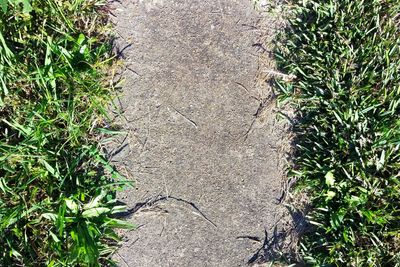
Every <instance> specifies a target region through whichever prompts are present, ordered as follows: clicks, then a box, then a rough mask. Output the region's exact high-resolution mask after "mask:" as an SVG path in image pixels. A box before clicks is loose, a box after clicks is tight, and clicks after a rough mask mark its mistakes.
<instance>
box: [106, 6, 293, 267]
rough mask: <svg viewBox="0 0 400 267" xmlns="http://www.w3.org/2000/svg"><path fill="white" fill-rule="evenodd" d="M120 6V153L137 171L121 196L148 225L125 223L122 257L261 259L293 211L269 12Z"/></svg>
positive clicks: (162, 262) (139, 262) (178, 261)
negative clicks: (268, 78) (285, 195)
mask: <svg viewBox="0 0 400 267" xmlns="http://www.w3.org/2000/svg"><path fill="white" fill-rule="evenodd" d="M113 7H114V9H113V11H112V14H113V21H114V23H115V26H116V31H117V35H118V40H117V42H118V47H119V50H120V55H121V56H122V57H123V61H124V64H125V65H126V71H125V72H124V74H123V77H124V83H123V88H122V91H123V93H122V96H121V99H120V105H121V106H122V108H123V109H124V114H123V116H121V117H120V118H119V119H120V123H121V125H123V127H124V128H125V131H126V132H128V134H127V136H126V138H125V139H124V140H122V141H121V144H120V146H119V147H118V148H117V149H116V152H115V153H113V161H114V162H116V164H117V165H119V166H120V169H121V170H122V173H123V174H126V175H127V176H128V177H130V178H131V179H132V180H133V181H134V182H135V188H133V189H129V190H126V191H124V192H121V193H120V196H119V198H120V200H121V201H123V202H124V203H126V204H127V205H128V206H129V207H130V208H131V211H132V214H131V215H130V216H128V220H129V221H130V222H133V223H135V224H136V225H138V228H137V229H136V230H133V231H129V232H125V233H123V234H124V242H123V244H122V247H121V248H120V250H119V251H118V253H116V256H115V259H116V260H117V261H118V262H119V265H120V266H138V267H147V266H149V267H150V266H174V267H175V266H222V267H224V266H227V267H231V266H246V265H247V264H248V263H251V262H256V258H257V257H258V254H257V252H260V250H261V249H265V238H266V235H268V233H271V231H272V229H273V227H274V226H276V225H277V224H279V223H280V221H281V220H282V216H283V214H284V213H285V210H284V208H283V207H282V206H281V205H279V199H280V198H281V196H282V183H283V180H284V179H283V177H284V175H283V173H284V167H285V157H286V155H285V149H284V147H285V144H286V143H285V142H286V139H285V135H286V126H285V124H284V123H282V122H278V121H277V120H276V113H275V111H274V105H273V100H271V88H270V87H269V86H268V84H266V83H265V80H264V79H261V80H260V79H259V78H260V71H259V67H260V56H261V52H264V53H263V54H264V55H265V49H266V48H263V47H261V48H260V44H258V43H257V42H258V40H259V37H260V34H261V33H260V28H259V27H258V24H257V22H258V21H259V19H260V14H259V13H257V12H256V11H255V9H254V7H253V5H252V4H251V2H250V1H248V0H231V1H211V0H209V1H207V0H201V1H200V0H134V1H120V2H117V3H114V4H113ZM267 26H269V27H271V28H273V27H274V25H273V23H271V25H267ZM264 57H265V56H264ZM267 65H268V64H267ZM263 246H264V247H263Z"/></svg>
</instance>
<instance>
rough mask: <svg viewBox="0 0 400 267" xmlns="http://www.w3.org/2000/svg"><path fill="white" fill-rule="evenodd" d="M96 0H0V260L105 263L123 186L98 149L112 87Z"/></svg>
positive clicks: (105, 29)
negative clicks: (117, 197)
mask: <svg viewBox="0 0 400 267" xmlns="http://www.w3.org/2000/svg"><path fill="white" fill-rule="evenodd" d="M104 2H105V1H100V0H85V1H83V0H70V1H57V0H43V1H42V0H0V266H98V265H101V264H111V261H110V260H109V255H110V254H111V253H112V252H113V251H114V250H115V248H116V244H117V242H118V240H119V239H118V236H117V235H116V234H115V232H114V228H117V227H128V228H131V226H130V225H128V224H127V223H125V222H123V221H120V220H118V219H116V218H115V216H114V215H115V213H118V212H121V211H124V210H125V207H123V206H118V205H117V202H116V199H115V194H116V190H119V189H120V188H121V187H122V186H124V185H126V182H124V181H123V178H122V177H121V176H120V175H118V173H117V172H116V171H114V169H113V168H112V166H110V165H109V163H108V162H107V160H106V158H105V156H104V155H103V154H102V152H101V149H100V148H101V144H100V143H99V141H98V139H99V138H98V132H102V133H104V132H108V130H107V129H102V127H105V125H106V124H105V121H106V119H107V116H106V114H107V111H106V107H107V106H108V105H109V104H110V101H111V99H112V95H113V94H112V93H113V86H112V82H111V81H110V78H109V77H108V75H106V74H105V73H106V72H109V71H110V69H111V68H112V66H111V64H112V61H113V55H112V53H111V45H110V38H111V36H110V35H109V25H108V23H107V14H106V10H107V7H106V6H105V4H104Z"/></svg>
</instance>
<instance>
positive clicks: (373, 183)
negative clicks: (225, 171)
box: [277, 0, 400, 266]
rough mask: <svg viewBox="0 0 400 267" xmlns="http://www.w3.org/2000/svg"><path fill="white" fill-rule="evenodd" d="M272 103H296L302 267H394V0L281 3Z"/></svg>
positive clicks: (398, 14) (398, 226)
mask: <svg viewBox="0 0 400 267" xmlns="http://www.w3.org/2000/svg"><path fill="white" fill-rule="evenodd" d="M287 7H288V8H289V9H290V12H289V13H290V15H289V23H288V27H287V31H286V33H285V34H283V35H282V36H281V37H280V38H279V40H278V46H277V47H278V53H277V60H278V63H279V66H280V68H281V70H283V71H284V72H285V73H287V74H290V75H293V76H294V77H296V78H295V79H293V80H292V81H290V82H287V81H282V80H280V81H277V89H278V91H279V92H278V94H279V97H278V103H279V104H280V105H284V104H285V103H290V105H293V106H294V108H295V109H296V115H297V118H296V121H297V123H296V125H294V132H295V134H296V140H295V144H296V145H295V152H294V155H293V167H292V168H291V171H290V175H293V176H296V177H297V179H298V185H297V187H296V189H295V190H296V191H300V192H302V193H306V194H308V196H309V198H310V205H311V211H310V212H309V213H308V214H307V219H308V222H309V223H310V226H311V227H310V228H309V229H308V231H307V232H305V233H304V234H303V236H302V238H301V240H300V244H301V252H300V253H301V256H302V258H303V260H304V262H305V263H306V264H307V266H400V180H399V176H400V153H399V147H400V72H399V70H400V38H399V37H400V2H399V1H394V0H359V1H353V0H327V1H311V0H302V1H297V0H289V1H288V3H287Z"/></svg>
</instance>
